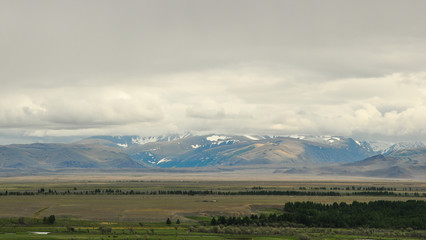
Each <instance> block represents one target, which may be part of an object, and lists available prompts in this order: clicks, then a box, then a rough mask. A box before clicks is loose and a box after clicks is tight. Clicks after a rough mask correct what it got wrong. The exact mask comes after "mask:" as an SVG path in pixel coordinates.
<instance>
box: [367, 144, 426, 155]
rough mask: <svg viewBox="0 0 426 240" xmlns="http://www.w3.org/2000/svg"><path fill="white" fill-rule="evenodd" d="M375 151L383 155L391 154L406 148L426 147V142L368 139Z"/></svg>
mask: <svg viewBox="0 0 426 240" xmlns="http://www.w3.org/2000/svg"><path fill="white" fill-rule="evenodd" d="M367 143H368V144H369V145H370V146H371V148H372V149H373V151H375V152H376V153H378V154H382V155H389V154H391V153H393V152H396V151H399V150H405V149H416V148H425V147H426V146H425V144H424V143H423V142H420V141H413V142H398V143H392V142H383V141H368V142H367Z"/></svg>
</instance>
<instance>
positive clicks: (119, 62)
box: [0, 1, 426, 139]
mask: <svg viewBox="0 0 426 240" xmlns="http://www.w3.org/2000/svg"><path fill="white" fill-rule="evenodd" d="M425 7H426V6H425V2H424V1H412V2H411V3H410V4H405V3H402V2H400V1H375V2H373V3H371V2H369V3H364V2H359V1H344V2H342V1H323V2H321V3H318V2H317V1H302V2H294V1H267V2H261V1H232V2H229V1H214V2H200V1H182V2H179V3H176V2H155V1H154V2H140V1H127V2H126V3H117V2H116V1H91V2H76V1H61V2H51V1H40V2H38V3H37V4H35V3H27V4H22V3H20V2H14V1H6V2H2V3H1V7H0V20H1V21H0V37H1V39H2V42H1V43H0V52H2V54H1V56H0V65H1V66H2V71H1V72H0V83H1V86H2V87H1V89H0V94H1V96H2V97H1V98H0V135H3V136H8V138H10V139H17V138H19V136H27V137H29V136H36V137H49V136H55V137H60V136H71V135H72V136H86V135H94V134H95V135H97V134H118V135H120V134H141V135H148V134H152V135H155V134H162V133H167V132H179V131H187V130H189V131H199V132H217V133H244V134H250V133H256V134H275V135H278V134H293V133H305V134H328V135H347V136H351V135H355V136H357V137H360V138H368V137H374V138H401V139H402V138H405V139H409V138H424V137H423V136H422V135H423V134H424V133H425V132H426V129H425V127H424V124H423V122H424V120H425V117H426V116H425V115H424V112H425V111H424V107H425V106H426V85H425V83H426V70H425V68H424V62H426V55H425V54H423V53H424V52H425V51H426V44H425V42H426V41H425V38H426V30H425V28H424V26H423V22H425V20H426V19H425V18H426V17H425V15H424V14H423V12H422V9H424V8H425ZM4 138H5V137H4Z"/></svg>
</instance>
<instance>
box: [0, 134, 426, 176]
mask: <svg viewBox="0 0 426 240" xmlns="http://www.w3.org/2000/svg"><path fill="white" fill-rule="evenodd" d="M401 149H415V150H416V151H417V150H418V151H419V152H415V153H416V155H415V156H416V159H417V160H416V161H418V162H419V164H420V165H418V166H423V165H421V164H422V162H423V160H422V156H423V155H424V152H423V150H425V149H426V147H425V145H424V144H423V143H422V142H412V143H407V142H404V143H399V144H384V143H381V142H380V143H379V142H366V141H359V140H356V139H352V138H347V137H341V136H311V135H291V136H259V135H226V134H208V135H193V134H181V135H179V134H171V135H164V136H152V137H141V136H94V137H90V138H87V139H84V140H81V141H78V142H75V143H70V144H26V145H25V144H23V145H9V146H0V169H2V168H15V169H21V168H43V169H62V168H73V169H76V168H77V169H82V168H92V169H94V168H100V169H102V168H132V169H133V168H134V169H137V168H193V167H221V168H226V167H231V166H233V167H235V166H237V167H243V166H252V167H253V166H256V167H259V168H268V169H305V168H306V167H312V166H317V165H318V164H320V165H322V164H329V163H331V164H336V163H342V164H343V163H353V162H356V161H361V160H364V159H366V158H369V157H372V156H375V155H377V154H379V153H384V154H387V155H386V156H393V157H397V158H398V159H401V158H404V159H405V160H404V161H406V162H407V164H408V163H410V161H411V160H412V159H414V158H413V157H412V155H413V151H412V150H407V151H408V152H406V151H405V150H401ZM421 150H422V151H421ZM410 151H411V152H410ZM395 153H398V154H399V155H395ZM407 154H409V156H410V157H409V158H407V157H406V156H407ZM410 154H411V155H410ZM413 156H414V155H413ZM367 162H368V161H367ZM364 163H365V162H361V163H360V164H364ZM399 163H400V162H396V164H394V165H395V166H397V164H399ZM394 165H392V166H391V167H395V166H394ZM330 166H331V165H330ZM348 166H349V165H344V166H343V167H342V168H346V167H348ZM351 166H352V165H351ZM352 168H356V166H355V165H353V166H352ZM404 168H406V169H408V168H407V166H404ZM330 169H331V168H330ZM339 171H340V170H339ZM411 171H414V170H410V172H411ZM293 172H300V171H293ZM302 172H306V171H302ZM342 172H344V170H342Z"/></svg>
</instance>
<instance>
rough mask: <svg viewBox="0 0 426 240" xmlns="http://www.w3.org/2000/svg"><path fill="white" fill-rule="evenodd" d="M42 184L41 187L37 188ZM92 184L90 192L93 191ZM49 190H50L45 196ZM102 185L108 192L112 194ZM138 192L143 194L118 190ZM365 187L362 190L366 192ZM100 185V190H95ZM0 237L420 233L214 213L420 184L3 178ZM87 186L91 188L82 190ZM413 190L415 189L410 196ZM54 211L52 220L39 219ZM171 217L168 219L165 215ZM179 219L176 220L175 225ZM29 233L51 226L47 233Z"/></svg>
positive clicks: (264, 209)
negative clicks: (225, 221) (249, 222)
mask: <svg viewBox="0 0 426 240" xmlns="http://www.w3.org/2000/svg"><path fill="white" fill-rule="evenodd" d="M377 188H380V189H392V191H393V192H395V193H401V196H366V195H345V193H353V192H357V191H359V192H363V191H367V190H365V189H369V190H371V189H377ZM40 189H43V191H44V193H43V192H42V193H40ZM94 189H96V191H97V192H96V193H93V192H91V191H93V190H94ZM49 190H50V192H55V194H45V193H47V192H48V191H49ZM105 190H112V194H109V193H106V192H105ZM118 190H121V191H122V192H126V191H127V192H128V191H138V192H143V193H147V194H124V193H122V194H116V192H118ZM167 190H170V191H176V190H182V191H189V190H193V191H204V190H208V191H214V192H227V193H229V192H242V191H253V190H262V191H288V190H290V191H318V192H321V191H324V192H326V191H327V192H329V191H336V192H340V193H342V195H341V196H278V195H218V194H207V195H203V194H195V195H185V194H153V193H155V192H157V191H167ZM369 190H368V191H369ZM98 191H99V192H98ZM0 192H1V193H3V194H4V193H5V192H7V193H23V192H31V193H37V194H34V195H9V194H8V195H5V194H4V195H1V196H0V239H366V238H369V239H379V238H380V239H402V238H403V239H421V238H422V237H424V236H426V233H425V231H423V230H412V229H325V228H305V227H303V226H277V227H270V226H258V227H257V226H256V227H253V226H247V227H230V226H228V227H226V226H215V227H212V226H210V225H209V222H210V220H211V218H212V217H217V216H241V217H242V216H250V215H251V214H262V213H263V214H270V213H280V212H282V211H283V207H284V204H285V203H287V202H296V201H312V202H318V203H329V204H331V203H334V202H338V203H339V202H346V203H351V202H353V201H358V202H369V201H376V200H389V201H406V200H425V199H426V198H425V197H423V195H422V194H423V193H426V184H425V183H422V182H399V181H383V182H364V181H358V182H356V181H354V182H335V181H329V182H328V181H297V182H292V181H281V182H276V181H269V182H254V181H140V180H126V181H120V180H114V181H93V180H90V181H77V180H75V181H71V182H70V181H49V182H44V181H22V180H20V181H10V180H8V181H2V182H1V185H0ZM86 192H89V193H88V194H87V193H86ZM414 193H418V195H414ZM50 215H54V216H55V217H56V221H55V222H54V223H53V224H45V223H43V222H42V219H43V218H44V217H48V216H50ZM167 218H169V219H170V220H171V223H172V224H170V225H168V224H166V219H167ZM178 219H179V222H180V224H176V221H177V220H178ZM33 232H49V234H47V235H42V234H36V233H33Z"/></svg>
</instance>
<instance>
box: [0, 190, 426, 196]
mask: <svg viewBox="0 0 426 240" xmlns="http://www.w3.org/2000/svg"><path fill="white" fill-rule="evenodd" d="M7 195H13V196H21V195H190V196H194V195H273V196H355V195H356V196H395V197H396V196H414V197H426V193H418V192H414V193H407V192H404V193H397V192H392V191H355V192H338V191H296V190H292V191H289V190H287V191H280V190H246V191H213V190H153V191H138V190H121V189H115V190H114V189H93V190H82V191H78V190H63V191H57V190H52V189H47V190H45V189H44V188H41V189H39V190H37V191H4V192H2V191H0V196H7Z"/></svg>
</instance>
